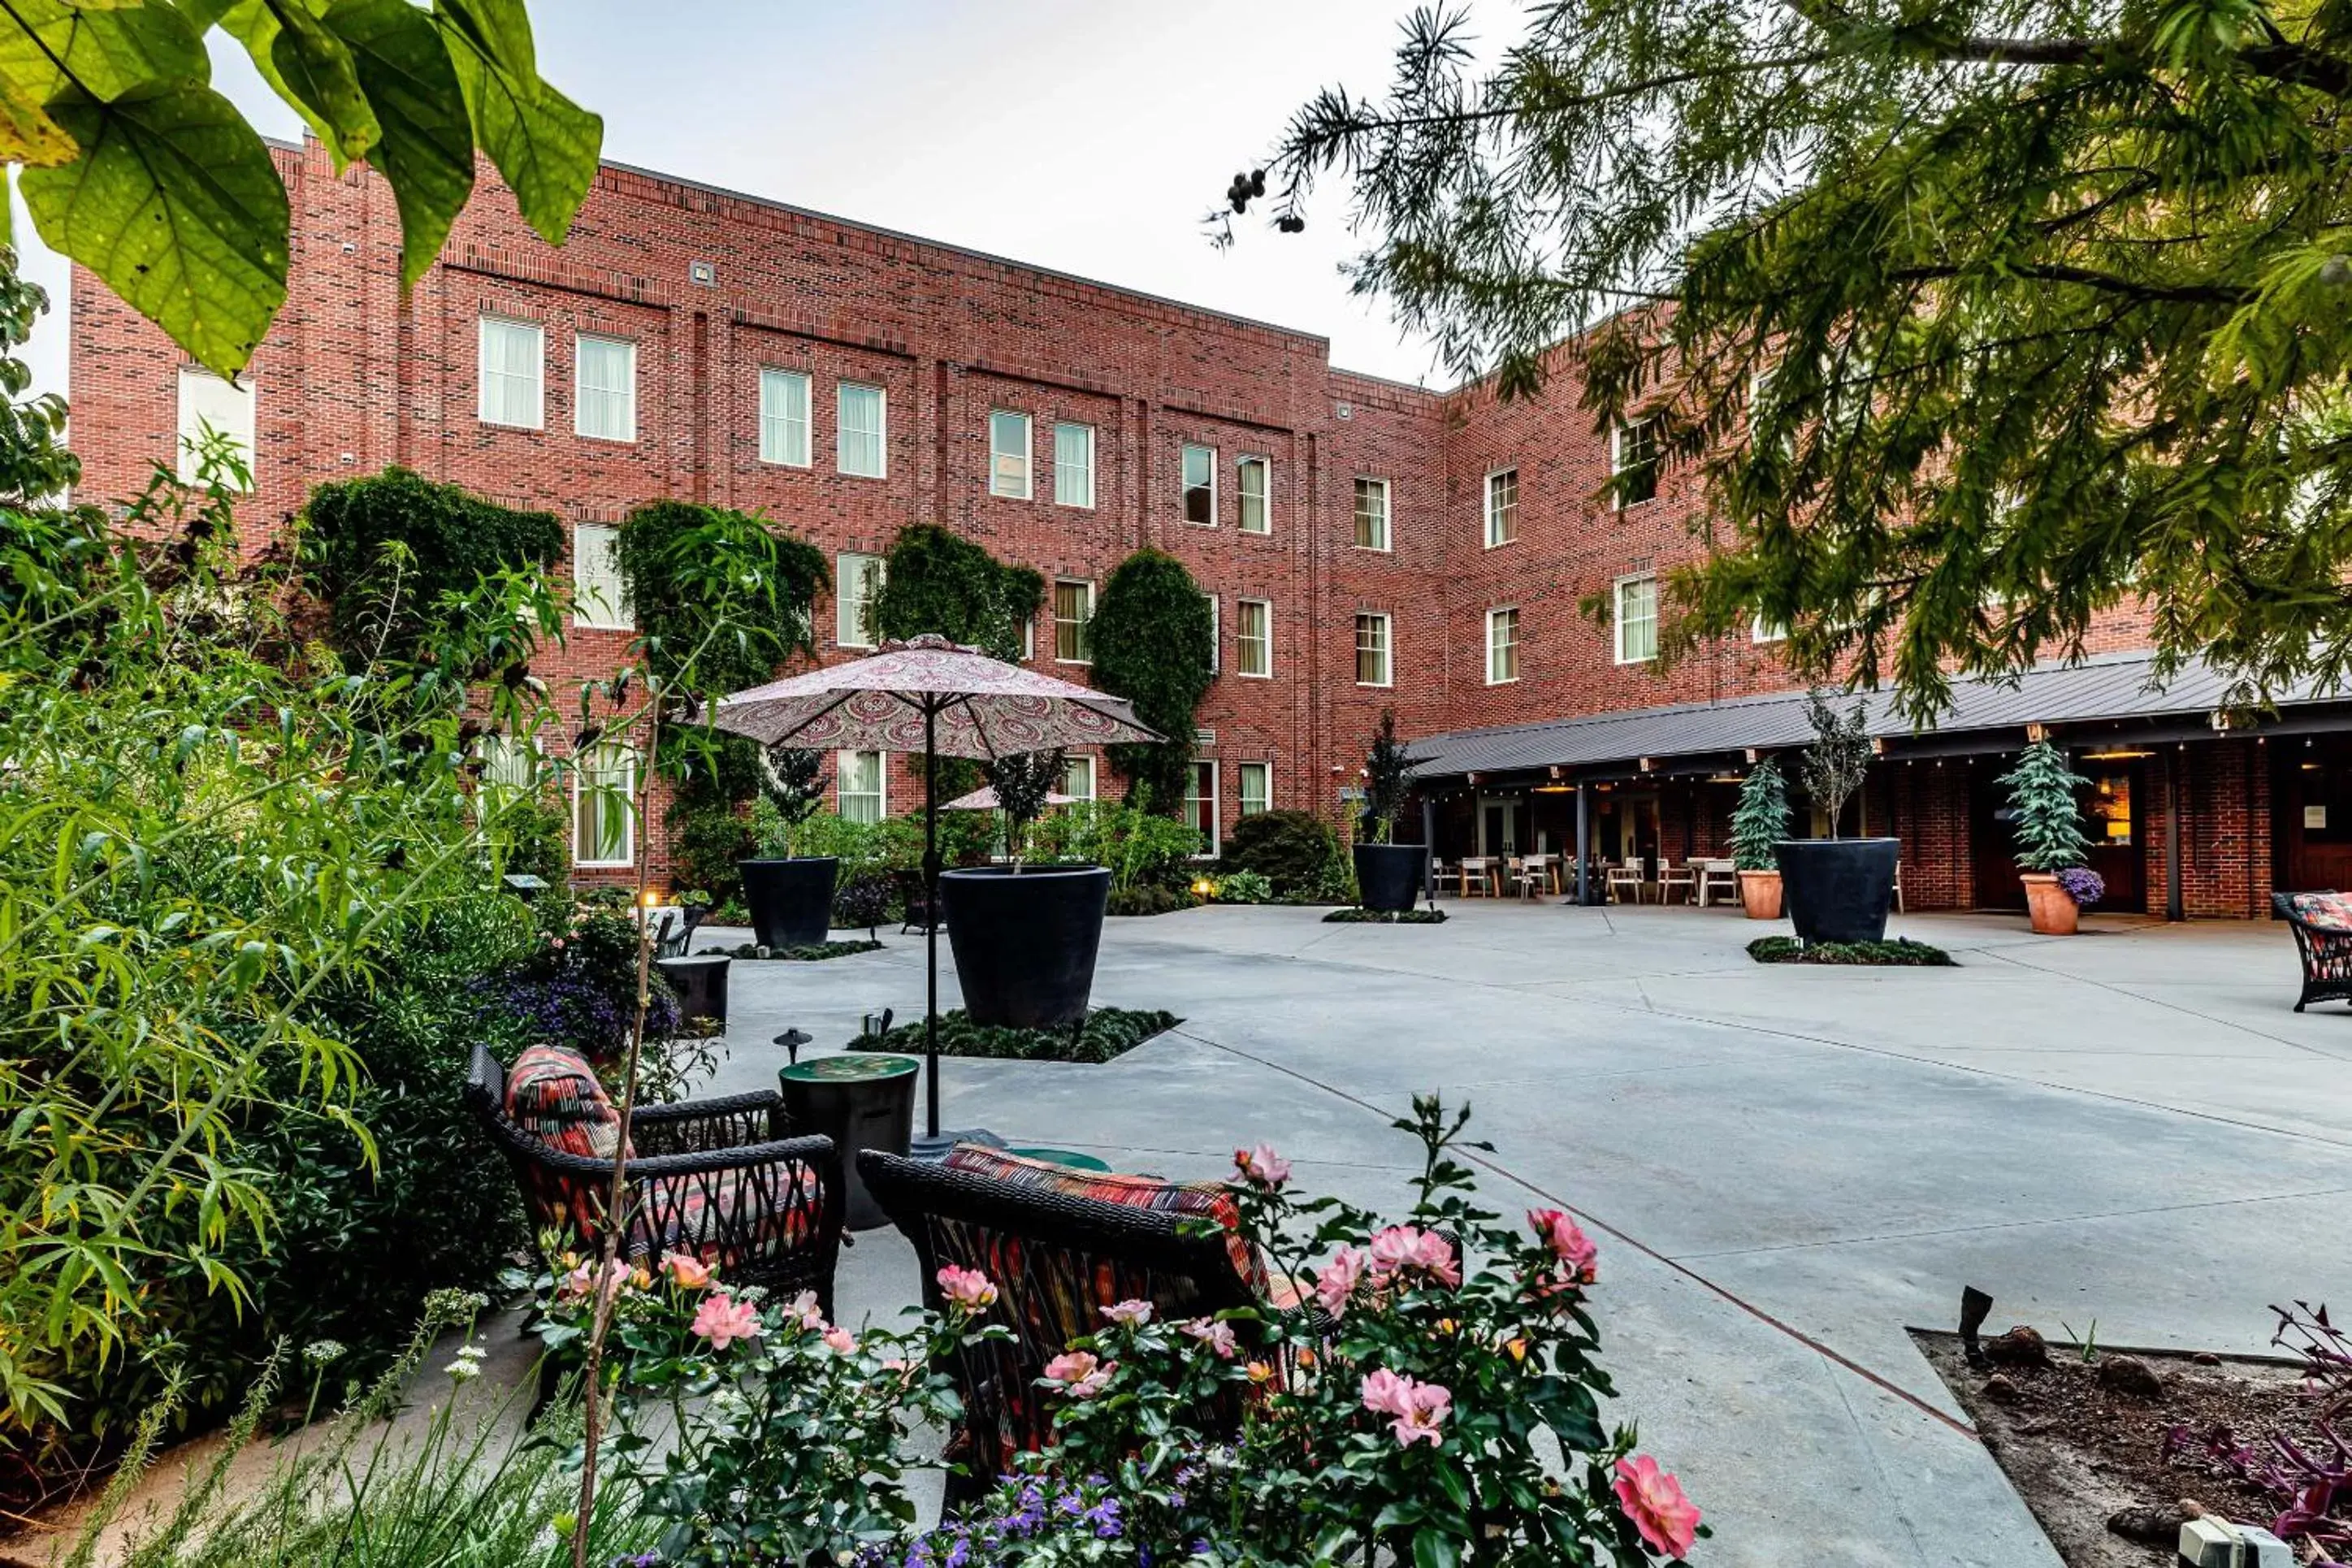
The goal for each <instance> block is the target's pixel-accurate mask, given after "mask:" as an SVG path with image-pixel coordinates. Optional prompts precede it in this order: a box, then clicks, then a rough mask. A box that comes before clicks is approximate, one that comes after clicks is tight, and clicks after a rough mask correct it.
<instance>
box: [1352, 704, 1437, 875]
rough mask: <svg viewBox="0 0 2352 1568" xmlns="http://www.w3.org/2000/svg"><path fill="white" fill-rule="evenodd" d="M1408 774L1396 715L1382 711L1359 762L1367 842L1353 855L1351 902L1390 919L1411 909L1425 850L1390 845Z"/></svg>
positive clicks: (1402, 802) (1414, 846)
mask: <svg viewBox="0 0 2352 1568" xmlns="http://www.w3.org/2000/svg"><path fill="white" fill-rule="evenodd" d="M1411 776H1412V761H1411V760H1410V759H1409V758H1408V757H1407V756H1406V755H1405V749H1404V743H1403V742H1402V741H1399V740H1398V739H1397V732H1396V714H1395V712H1394V711H1393V710H1383V711H1382V712H1381V727H1380V728H1379V729H1378V730H1376V731H1373V732H1372V744H1371V749H1370V752H1367V753H1366V755H1365V758H1364V826H1365V827H1366V828H1367V829H1368V830H1369V832H1370V838H1371V841H1370V843H1359V844H1358V845H1357V846H1356V850H1355V854H1356V888H1357V896H1358V899H1359V900H1360V902H1361V903H1362V904H1363V907H1364V908H1366V909H1368V910H1385V911H1389V912H1391V913H1394V912H1397V911H1401V910H1409V909H1411V908H1412V906H1413V901H1414V900H1417V899H1419V898H1420V897H1421V873H1422V867H1423V864H1424V863H1425V861H1426V858H1427V856H1428V850H1427V849H1426V848H1425V847H1423V846H1422V845H1419V844H1398V843H1394V842H1392V840H1393V839H1394V838H1395V837H1396V824H1397V818H1398V817H1399V816H1401V815H1402V813H1403V811H1404V796H1405V788H1406V785H1407V784H1408V782H1409V781H1410V779H1411Z"/></svg>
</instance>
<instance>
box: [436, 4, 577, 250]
mask: <svg viewBox="0 0 2352 1568" xmlns="http://www.w3.org/2000/svg"><path fill="white" fill-rule="evenodd" d="M481 9H486V7H481V6H478V5H477V6H475V7H473V9H471V10H469V9H467V8H466V7H459V6H453V5H451V4H449V0H443V3H442V4H441V5H438V6H436V9H435V12H434V15H435V16H436V18H437V19H438V20H439V22H440V24H441V36H442V37H443V39H444V40H446V43H447V44H448V47H449V59H450V62H451V63H452V64H453V65H454V66H456V67H457V81H458V84H459V85H460V86H461V87H462V88H464V89H465V94H466V108H467V112H468V113H469V114H471V115H472V117H473V122H474V137H475V140H476V141H477V142H479V143H480V144H481V148H482V151H483V152H485V153H488V154H489V155H490V162H491V163H495V164H497V165H498V169H499V174H501V175H503V176H504V177H505V179H506V182H507V184H509V185H510V186H512V187H513V189H514V194H515V205H516V207H517V208H518V209H520V212H521V213H522V216H523V221H524V222H526V223H528V224H530V226H531V227H532V228H534V229H536V230H538V231H539V234H540V237H541V238H543V239H545V240H546V241H547V242H548V243H549V244H550V245H561V244H562V243H563V240H564V237H565V236H566V235H567V234H569V233H570V232H571V229H572V216H573V215H575V214H576V213H578V212H579V210H580V203H581V201H582V199H583V197H585V196H586V195H587V194H588V186H589V184H591V183H592V182H593V181H594V179H595V178H596V159H597V153H598V150H599V149H600V148H601V147H602V145H603V143H604V121H603V120H601V119H599V118H598V117H597V116H595V115H593V114H591V113H590V112H588V110H584V109H583V108H581V107H580V106H579V105H578V104H576V103H574V102H572V100H570V99H568V98H566V97H564V96H563V95H562V93H560V92H558V91H556V90H555V89H553V88H552V87H550V86H549V85H548V84H547V83H546V82H544V81H542V80H541V79H539V78H538V77H537V76H536V75H520V74H517V72H516V71H515V70H514V69H513V68H511V67H510V66H509V63H508V62H507V60H505V59H503V58H500V57H499V55H496V54H493V53H491V52H490V47H491V46H489V45H488V44H486V43H485V42H484V40H483V37H482V36H481V35H480V34H479V33H478V31H477V29H476V25H475V20H474V15H473V12H474V11H475V10H481ZM493 9H494V8H493ZM499 47H500V48H501V49H502V50H510V49H511V47H512V45H511V44H510V43H507V44H501V45H499Z"/></svg>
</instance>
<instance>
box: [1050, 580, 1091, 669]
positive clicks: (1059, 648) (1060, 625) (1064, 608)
mask: <svg viewBox="0 0 2352 1568" xmlns="http://www.w3.org/2000/svg"><path fill="white" fill-rule="evenodd" d="M1094 618H1095V585H1094V584H1092V583H1072V582H1069V581H1067V580H1065V581H1062V582H1057V583H1055V584H1054V658H1055V659H1056V660H1058V661H1059V662H1061V663H1063V664H1085V663H1087V662H1088V661H1089V660H1091V659H1092V658H1094V653H1093V650H1092V649H1091V648H1089V647H1087V622H1088V621H1091V620H1093V619H1094Z"/></svg>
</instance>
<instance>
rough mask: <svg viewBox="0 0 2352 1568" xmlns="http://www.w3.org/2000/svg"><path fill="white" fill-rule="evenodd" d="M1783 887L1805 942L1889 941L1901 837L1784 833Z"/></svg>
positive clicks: (1777, 849)
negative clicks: (1793, 835) (1888, 924)
mask: <svg viewBox="0 0 2352 1568" xmlns="http://www.w3.org/2000/svg"><path fill="white" fill-rule="evenodd" d="M1773 850H1774V853H1775V854H1777V855H1778V856H1779V858H1780V891H1781V897H1782V900H1783V902H1784V903H1785V905H1786V906H1787V909H1788V912H1789V921H1790V924H1791V925H1793V926H1795V927H1796V928H1797V940H1798V941H1800V942H1884V941H1885V940H1886V911H1887V910H1888V908H1889V907H1890V906H1891V905H1892V904H1893V903H1894V901H1895V861H1896V859H1897V858H1900V857H1901V855H1902V853H1903V841H1902V840H1901V839H1899V838H1784V839H1782V840H1781V841H1780V843H1778V844H1776V845H1774V846H1773Z"/></svg>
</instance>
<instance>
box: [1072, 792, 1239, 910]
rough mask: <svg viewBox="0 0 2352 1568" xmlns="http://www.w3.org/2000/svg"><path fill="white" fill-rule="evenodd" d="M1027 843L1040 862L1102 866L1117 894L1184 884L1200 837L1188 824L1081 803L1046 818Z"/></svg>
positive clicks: (1118, 807) (1119, 807)
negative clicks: (1107, 872) (1149, 887)
mask: <svg viewBox="0 0 2352 1568" xmlns="http://www.w3.org/2000/svg"><path fill="white" fill-rule="evenodd" d="M1030 842H1031V844H1032V846H1033V847H1034V849H1035V851H1036V858H1038V859H1040V860H1058V861H1063V862H1066V863H1076V864H1083V865H1089V866H1101V867H1105V868H1108V870H1109V871H1110V886H1111V891H1112V892H1113V893H1114V894H1118V893H1122V892H1127V891H1130V890H1132V889H1137V888H1140V887H1146V886H1152V885H1159V884H1176V885H1181V884H1183V883H1187V882H1190V881H1191V880H1192V871H1193V866H1194V860H1193V856H1194V854H1195V853H1196V852H1197V851H1198V850H1199V849H1200V847H1201V836H1200V834H1199V833H1198V832H1197V831H1195V830H1194V829H1193V828H1192V826H1191V825H1190V824H1188V823H1182V822H1178V821H1176V820H1175V819H1174V818H1173V817H1167V816H1160V815H1159V814H1158V813H1157V812H1150V811H1144V810H1140V809H1139V808H1138V807H1135V806H1131V805H1118V804H1116V803H1114V802H1110V801H1081V802H1079V803H1078V804H1076V805H1066V806H1064V807H1062V809H1060V810H1059V811H1055V812H1052V813H1049V814H1047V816H1045V818H1044V819H1043V820H1041V821H1040V822H1038V824H1037V825H1036V826H1035V827H1034V828H1033V829H1032V830H1031V833H1030ZM1188 907H1189V906H1188ZM1153 912H1155V913H1156V912H1158V911H1156V910H1155V911H1153Z"/></svg>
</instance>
